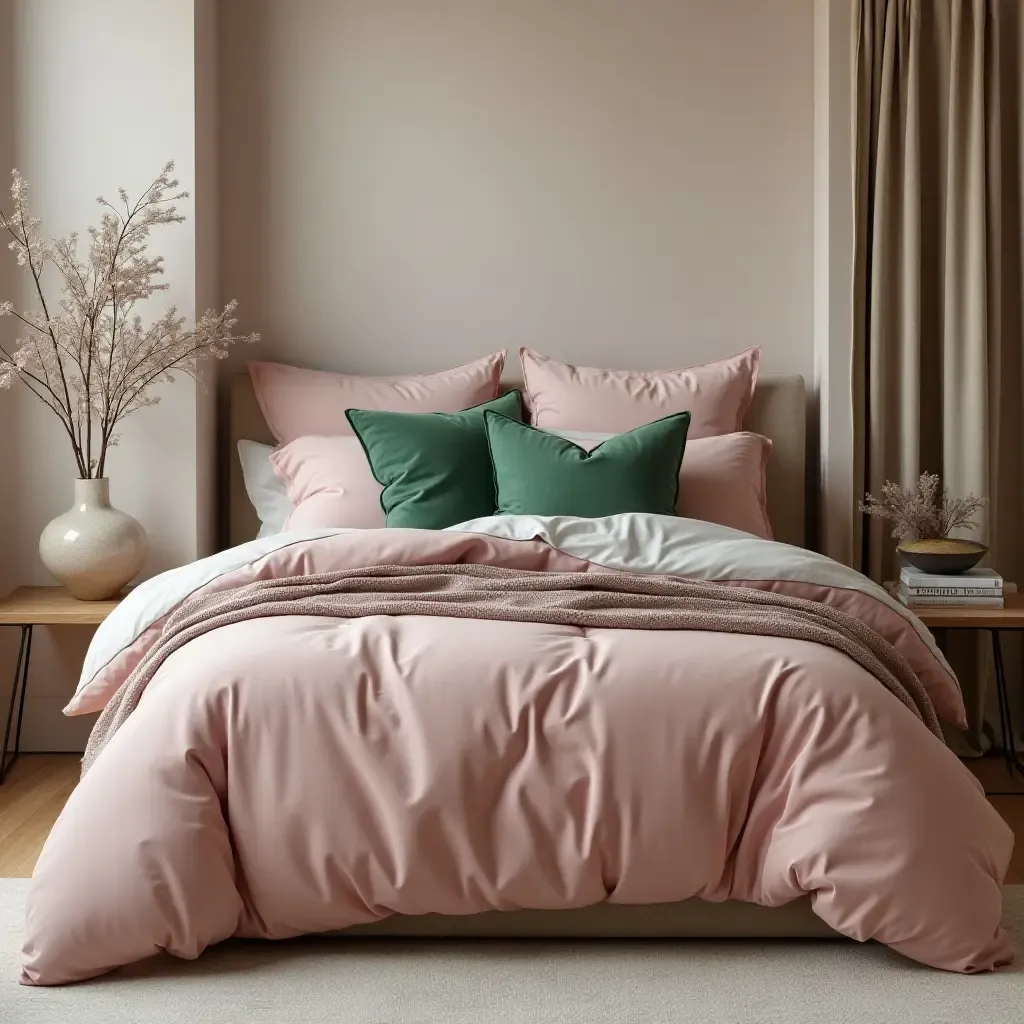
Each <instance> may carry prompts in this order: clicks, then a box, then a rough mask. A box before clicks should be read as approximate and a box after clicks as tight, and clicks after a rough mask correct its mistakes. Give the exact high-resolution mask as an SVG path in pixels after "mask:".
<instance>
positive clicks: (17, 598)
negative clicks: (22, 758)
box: [0, 587, 120, 784]
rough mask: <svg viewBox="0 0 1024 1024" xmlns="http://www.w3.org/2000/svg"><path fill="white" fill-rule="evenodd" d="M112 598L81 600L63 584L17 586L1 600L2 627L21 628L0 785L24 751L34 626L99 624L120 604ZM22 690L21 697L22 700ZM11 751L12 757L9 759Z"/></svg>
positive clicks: (0, 769)
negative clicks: (15, 717) (16, 716)
mask: <svg viewBox="0 0 1024 1024" xmlns="http://www.w3.org/2000/svg"><path fill="white" fill-rule="evenodd" d="M119 602H120V599H115V600H113V601H79V600H77V599H76V598H74V597H72V596H71V595H70V594H69V593H68V592H67V591H66V590H64V588H63V587H18V589H17V590H14V591H12V592H11V593H10V594H9V595H8V596H7V597H5V598H2V599H0V626H16V627H17V628H18V629H20V630H21V642H20V643H19V645H18V658H17V661H16V662H15V664H14V681H13V682H12V683H11V703H10V705H9V706H8V709H7V725H6V727H5V728H4V742H3V749H2V752H0V784H2V783H3V781H4V776H5V775H6V774H7V769H8V768H10V767H11V765H12V764H14V762H15V761H16V760H17V759H18V754H19V752H20V750H21V720H22V718H23V716H24V711H25V692H26V690H27V689H28V666H29V659H30V658H31V657H32V630H33V628H34V627H35V626H98V625H99V624H100V623H101V622H102V621H103V620H104V619H105V618H106V617H107V616H108V615H109V614H110V613H111V612H112V611H113V610H114V609H115V608H116V607H117V606H118V604H119ZM19 690H20V693H21V697H20V699H19V697H18V694H19ZM15 703H17V706H18V727H17V730H16V731H15V734H14V747H13V748H12V749H11V750H10V751H9V750H8V747H9V744H10V738H11V725H12V724H13V722H14V707H15ZM8 753H10V760H8Z"/></svg>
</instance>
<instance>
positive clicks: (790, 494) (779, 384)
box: [219, 373, 807, 547]
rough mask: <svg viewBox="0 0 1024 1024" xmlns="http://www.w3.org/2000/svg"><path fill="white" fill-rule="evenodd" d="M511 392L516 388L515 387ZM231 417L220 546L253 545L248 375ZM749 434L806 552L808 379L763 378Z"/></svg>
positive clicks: (776, 505) (775, 505)
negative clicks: (246, 480) (242, 451)
mask: <svg viewBox="0 0 1024 1024" xmlns="http://www.w3.org/2000/svg"><path fill="white" fill-rule="evenodd" d="M510 386H511V385H510ZM225 399H226V402H227V408H226V409H225V410H223V411H224V412H225V413H226V415H224V416H222V417H221V434H222V439H223V447H222V450H221V452H220V460H219V464H220V465H221V466H222V467H226V468H227V473H226V474H224V473H223V472H222V475H221V478H222V480H224V481H225V482H226V485H227V486H226V487H225V488H224V490H223V493H222V495H221V498H222V500H221V515H220V520H221V523H220V537H221V546H222V547H229V546H231V545H234V544H242V543H244V542H245V541H247V540H252V538H253V537H255V536H256V534H257V532H258V531H259V526H260V524H259V520H258V519H257V518H256V513H255V511H254V509H253V507H252V505H251V504H250V502H249V499H248V497H247V496H246V493H245V486H244V484H243V482H242V468H241V466H240V464H239V461H238V451H237V448H236V445H237V443H238V442H239V441H242V440H249V441H259V442H261V443H263V444H274V436H273V435H272V434H271V433H270V430H269V428H268V427H267V424H266V421H265V420H264V419H263V413H262V411H261V410H260V407H259V404H258V403H257V401H256V394H255V392H254V391H253V387H252V381H251V380H250V378H249V374H248V373H240V374H237V375H235V376H233V377H232V378H231V380H230V386H229V388H228V390H227V393H226V395H225ZM744 427H745V429H747V430H752V431H754V432H756V433H758V434H763V435H764V436H765V437H770V438H771V439H772V443H773V448H772V457H771V459H770V461H769V463H768V514H769V516H770V517H771V521H772V529H773V530H774V531H775V539H776V540H781V541H784V542H785V543H787V544H797V545H800V546H803V545H804V543H805V540H806V518H807V517H806V507H805V501H806V498H805V488H806V483H805V461H806V457H807V440H806V398H805V395H804V379H803V377H800V376H797V375H792V376H775V377H771V376H762V377H761V379H760V380H759V381H758V384H757V391H756V392H755V393H754V401H753V404H752V405H751V407H750V411H749V412H748V413H747V418H746V421H745V423H744Z"/></svg>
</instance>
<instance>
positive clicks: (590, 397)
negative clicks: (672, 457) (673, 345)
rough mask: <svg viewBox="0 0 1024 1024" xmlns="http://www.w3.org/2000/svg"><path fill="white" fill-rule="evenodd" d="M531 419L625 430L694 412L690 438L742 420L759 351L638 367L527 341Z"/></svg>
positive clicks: (554, 426) (560, 426)
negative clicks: (594, 362) (595, 362)
mask: <svg viewBox="0 0 1024 1024" xmlns="http://www.w3.org/2000/svg"><path fill="white" fill-rule="evenodd" d="M519 358H520V359H521V360H522V363H523V382H524V384H525V385H526V388H525V391H526V403H527V406H528V408H529V409H530V412H531V422H532V423H533V425H534V426H535V427H540V428H541V429H542V430H603V431H608V432H611V433H616V434H620V433H624V432H625V431H627V430H633V429H635V428H636V427H640V426H643V425H644V424H645V423H651V422H653V421H654V420H657V419H661V417H662V416H669V415H671V414H672V413H677V412H689V413H690V417H691V418H690V431H689V434H688V436H689V438H690V439H691V440H692V439H695V438H702V437H713V436H715V435H716V434H731V433H733V432H734V431H737V430H740V429H742V427H743V417H744V415H745V414H746V412H747V409H748V407H749V406H750V399H751V397H752V396H753V394H754V385H755V384H756V383H757V368H758V364H759V362H760V359H761V350H760V349H759V348H751V349H748V350H747V351H746V352H741V353H740V354H739V355H736V356H730V357H729V358H728V359H719V360H717V361H715V362H713V363H705V364H704V365H703V366H694V367H691V368H690V369H688V370H660V371H656V372H653V373H636V372H633V371H630V370H598V369H594V368H592V367H589V366H573V365H571V364H570V363H560V362H559V361H558V360H557V359H551V358H549V357H548V356H544V355H541V354H540V353H539V352H534V351H533V349H529V348H522V349H520V350H519Z"/></svg>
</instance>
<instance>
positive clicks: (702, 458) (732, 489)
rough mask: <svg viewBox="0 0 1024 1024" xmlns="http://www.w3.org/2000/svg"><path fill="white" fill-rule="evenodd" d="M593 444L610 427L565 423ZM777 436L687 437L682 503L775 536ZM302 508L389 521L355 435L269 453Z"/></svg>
mask: <svg viewBox="0 0 1024 1024" xmlns="http://www.w3.org/2000/svg"><path fill="white" fill-rule="evenodd" d="M562 436H567V437H568V439H569V440H570V441H572V442H573V443H574V444H578V445H579V446H580V447H581V448H585V449H586V450H587V451H590V450H591V449H592V448H594V447H595V446H596V445H598V444H600V442H601V441H603V440H606V439H607V437H608V436H611V435H605V434H576V433H573V432H571V431H566V432H565V433H564V434H563V435H562ZM771 451H772V443H771V441H769V440H768V438H766V437H761V435H760V434H748V433H739V434H723V435H720V436H719V437H706V438H703V439H698V440H696V441H688V442H687V444H686V451H685V452H684V454H683V465H682V468H681V470H680V473H679V502H678V504H677V505H676V511H677V512H678V513H679V515H681V516H686V517H687V518H689V519H702V520H704V521H705V522H708V523H719V524H720V525H722V526H731V527H733V529H736V530H744V531H745V532H746V533H752V534H754V535H755V536H757V537H763V538H765V539H766V540H771V538H772V527H771V523H770V522H769V520H768V511H767V507H766V500H765V493H766V492H765V468H766V466H767V464H768V458H769V456H770V455H771ZM270 462H271V465H272V466H273V467H274V472H275V473H276V474H277V475H278V477H280V479H281V480H282V481H283V482H284V484H285V487H286V488H287V490H288V497H289V499H290V500H291V501H292V503H293V504H294V505H295V511H294V512H292V514H291V515H290V516H289V517H288V521H287V523H285V529H287V530H302V529H332V528H339V529H340V528H344V527H349V528H353V529H375V528H379V527H383V526H384V512H383V511H382V509H381V507H380V491H381V487H380V484H379V483H377V481H376V480H374V478H373V474H372V473H371V472H370V465H369V463H368V462H367V459H366V454H365V452H364V451H363V449H362V446H361V445H360V444H359V440H358V439H357V438H355V437H301V438H299V439H298V440H297V441H293V442H292V443H291V444H289V445H286V446H285V447H284V448H280V449H278V450H277V451H276V452H274V454H273V455H271V457H270Z"/></svg>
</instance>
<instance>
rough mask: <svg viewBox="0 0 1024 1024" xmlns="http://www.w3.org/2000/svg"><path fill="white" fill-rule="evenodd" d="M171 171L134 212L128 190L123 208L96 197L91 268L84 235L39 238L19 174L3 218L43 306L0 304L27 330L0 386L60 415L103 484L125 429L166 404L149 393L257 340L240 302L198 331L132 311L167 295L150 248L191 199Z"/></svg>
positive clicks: (85, 466)
mask: <svg viewBox="0 0 1024 1024" xmlns="http://www.w3.org/2000/svg"><path fill="white" fill-rule="evenodd" d="M173 170H174V164H173V163H168V164H167V165H166V166H165V167H164V168H163V170H162V171H161V172H160V174H159V175H157V177H156V178H155V179H154V181H153V182H152V184H151V185H150V186H149V187H148V188H147V189H146V191H145V192H144V193H143V194H142V196H141V197H140V198H139V199H138V200H137V201H136V202H135V203H132V202H131V200H130V199H129V197H128V193H127V192H125V190H124V189H123V188H122V189H119V190H118V199H119V201H120V205H118V206H115V205H113V204H112V203H109V202H108V201H107V200H106V199H104V198H103V197H102V196H100V198H99V199H98V200H97V201H98V203H99V204H100V206H101V207H102V208H103V211H104V212H103V214H102V215H101V217H100V223H99V226H98V227H90V228H89V230H88V236H89V247H88V250H87V252H86V254H85V256H84V259H83V258H80V257H79V253H78V236H77V235H75V234H71V235H69V236H68V237H67V238H58V239H55V240H53V241H46V240H44V239H43V238H42V237H41V235H40V233H39V229H40V226H41V222H40V220H39V219H38V218H36V217H32V216H30V214H29V211H28V185H27V183H26V182H25V180H24V179H23V178H22V177H21V175H20V174H18V172H17V171H14V172H13V174H12V179H11V199H12V200H13V204H14V209H13V212H12V213H11V214H9V215H8V214H5V213H3V212H0V228H3V229H4V230H6V231H7V233H8V234H9V235H10V238H11V241H10V243H9V246H8V248H10V249H11V251H12V252H13V253H14V254H15V257H16V258H17V261H18V264H19V265H20V266H23V267H25V268H26V269H27V270H28V272H29V274H30V275H31V277H32V280H33V283H34V286H35V293H36V298H37V299H38V301H39V309H37V310H22V311H19V310H17V309H15V307H14V304H13V303H10V302H4V303H0V316H4V315H12V316H14V317H16V318H17V319H18V320H19V321H20V322H21V323H23V324H24V325H25V326H26V327H27V328H28V329H29V332H30V333H29V335H28V337H26V338H23V339H21V340H19V341H18V342H17V344H16V346H15V347H14V349H13V350H12V351H10V352H9V351H8V350H7V349H5V348H4V347H3V346H0V389H3V388H7V387H10V386H11V385H12V384H13V383H14V381H15V380H19V381H21V383H23V384H24V385H25V386H26V387H28V389H29V390H30V391H31V392H32V394H33V395H35V397H36V398H38V399H39V400H40V401H41V402H43V404H44V405H46V406H47V408H49V409H50V410H51V411H52V412H53V413H54V414H55V415H56V416H57V418H58V419H59V420H60V421H61V425H62V426H63V427H64V430H65V432H66V433H67V434H68V437H69V439H70V441H71V446H72V448H73V450H74V454H75V461H76V463H77V465H78V472H79V474H80V475H81V476H82V477H90V476H102V475H103V473H104V472H105V470H106V460H107V452H108V450H109V449H110V448H111V447H113V446H114V445H116V444H117V440H118V427H119V426H120V424H121V422H122V421H123V420H124V418H125V417H126V416H130V415H131V414H132V413H133V412H137V411H138V410H139V409H144V408H146V406H149V405H155V404H156V403H157V402H158V401H159V400H160V399H159V396H157V395H156V394H154V393H153V388H154V387H155V386H156V385H157V384H158V383H161V382H164V381H170V380H173V379H174V377H175V375H176V374H177V373H184V374H186V375H188V376H191V377H192V378H194V379H195V378H196V369H197V365H198V363H199V362H200V361H201V360H203V359H206V358H209V357H212V358H216V359H222V358H224V357H225V356H226V355H227V349H228V348H229V346H231V345H233V344H235V343H236V342H251V341H256V340H257V338H258V337H259V335H256V334H250V335H247V336H244V337H238V336H236V335H235V334H233V333H232V331H233V329H234V327H235V326H236V324H237V322H238V321H237V320H236V319H235V317H234V315H233V314H234V311H235V305H236V304H235V303H234V302H229V303H228V304H227V306H225V307H224V309H223V310H222V311H221V312H220V313H217V312H214V311H213V310H210V311H208V312H207V313H205V314H204V315H203V316H201V317H200V318H199V319H198V320H197V321H196V323H195V324H194V326H192V327H191V328H188V327H186V322H185V318H184V317H180V316H178V314H177V310H176V309H175V308H174V307H171V308H170V309H169V310H167V311H166V312H165V313H164V314H163V315H162V316H160V317H159V318H158V319H157V320H156V321H155V322H153V323H151V324H149V325H148V326H147V325H145V324H144V323H143V321H142V318H141V317H140V316H139V315H138V314H137V313H136V312H135V308H136V305H137V304H138V303H144V302H145V301H146V300H147V299H150V298H152V297H153V296H154V295H155V294H156V293H157V292H160V291H165V290H166V289H167V285H166V284H165V283H163V282H162V281H161V280H160V278H161V277H162V275H163V273H164V266H163V258H162V257H159V256H158V257H156V258H151V257H150V256H149V255H148V251H147V250H148V245H149V236H150V232H151V231H152V229H153V228H154V227H158V226H160V225H163V224H180V223H181V222H182V221H184V219H185V218H184V216H183V215H182V214H180V213H178V210H177V206H176V205H175V204H176V203H177V202H178V201H179V200H181V199H186V198H188V193H187V192H182V191H178V180H177V179H176V178H174V177H173V176H172V172H173ZM122 208H123V209H122ZM47 265H49V266H51V267H52V268H53V269H54V270H56V272H57V274H58V275H59V277H60V278H61V281H62V297H61V300H60V302H59V304H58V306H57V307H56V309H55V312H54V313H52V314H51V312H50V309H51V307H50V305H49V304H48V300H47V296H46V292H45V289H44V287H43V281H42V277H43V269H44V267H46V266H47ZM97 441H98V452H97V453H96V454H95V455H94V451H93V449H94V446H95V444H96V443H97Z"/></svg>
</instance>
